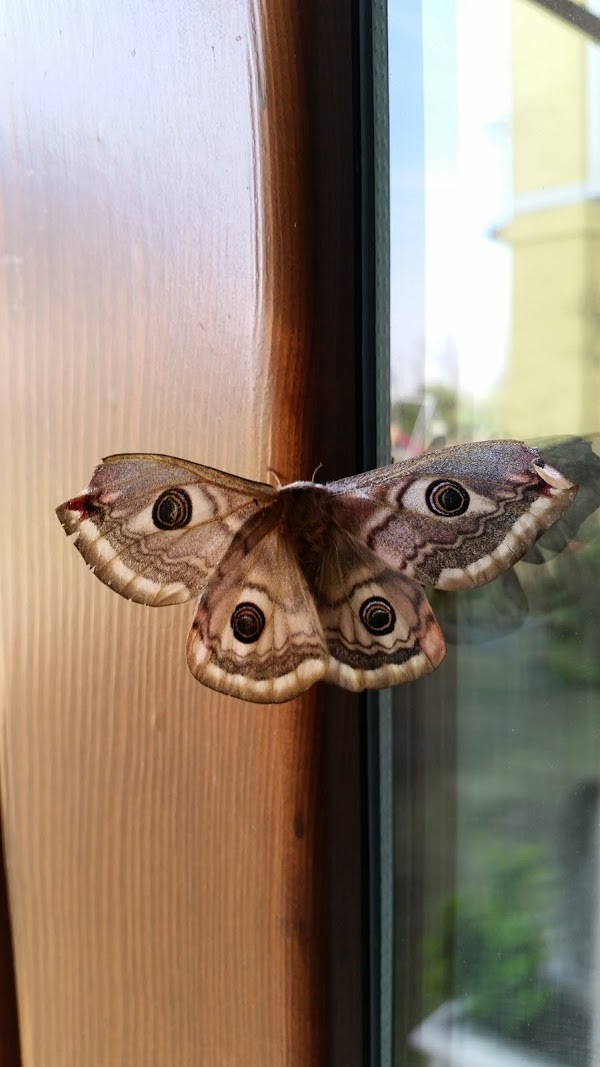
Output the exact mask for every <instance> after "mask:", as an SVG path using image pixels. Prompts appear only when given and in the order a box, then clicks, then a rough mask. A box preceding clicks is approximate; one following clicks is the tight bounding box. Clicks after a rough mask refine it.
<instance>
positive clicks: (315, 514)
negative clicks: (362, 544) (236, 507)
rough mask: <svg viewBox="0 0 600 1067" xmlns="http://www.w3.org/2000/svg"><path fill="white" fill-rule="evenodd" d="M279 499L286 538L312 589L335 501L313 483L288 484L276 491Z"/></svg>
mask: <svg viewBox="0 0 600 1067" xmlns="http://www.w3.org/2000/svg"><path fill="white" fill-rule="evenodd" d="M279 499H280V501H281V507H282V517H281V521H282V524H283V527H284V529H285V532H286V537H287V539H288V541H289V542H291V544H292V545H293V546H294V550H295V552H296V554H297V557H298V560H299V561H300V565H301V567H302V570H303V571H304V574H305V576H306V578H307V580H308V582H309V584H310V585H311V586H313V588H314V585H315V584H316V581H317V574H318V572H319V570H320V568H321V566H322V560H323V553H324V550H325V548H326V546H327V541H328V535H329V532H330V530H331V527H332V526H333V512H334V508H335V498H334V497H333V495H332V494H331V493H330V492H329V491H328V490H327V489H326V487H325V486H324V485H319V484H318V483H317V482H291V483H290V484H289V485H285V486H283V488H282V489H280V491H279Z"/></svg>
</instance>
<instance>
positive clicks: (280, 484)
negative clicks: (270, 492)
mask: <svg viewBox="0 0 600 1067" xmlns="http://www.w3.org/2000/svg"><path fill="white" fill-rule="evenodd" d="M267 474H272V475H273V477H274V479H275V481H276V482H277V488H278V489H281V487H282V485H283V482H282V480H281V478H280V477H279V475H278V473H277V471H276V470H273V467H267Z"/></svg>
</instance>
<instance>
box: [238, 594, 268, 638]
mask: <svg viewBox="0 0 600 1067" xmlns="http://www.w3.org/2000/svg"><path fill="white" fill-rule="evenodd" d="M264 628H265V616H264V612H262V611H261V609H260V608H259V607H258V605H257V604H252V603H251V602H250V601H249V600H248V601H243V602H242V603H241V604H238V606H237V608H236V609H235V611H234V613H233V615H232V616H231V629H232V630H233V636H234V637H235V639H236V641H241V642H242V644H244V645H251V644H253V643H254V642H255V641H258V639H259V637H260V635H261V634H262V632H263V630H264Z"/></svg>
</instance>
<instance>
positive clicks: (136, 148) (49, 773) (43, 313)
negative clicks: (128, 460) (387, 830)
mask: <svg viewBox="0 0 600 1067" xmlns="http://www.w3.org/2000/svg"><path fill="white" fill-rule="evenodd" d="M298 8H299V9H300V8H301V4H300V3H299V4H298ZM304 32H305V29H303V27H302V26H301V25H300V22H299V20H298V19H297V17H296V14H295V5H294V4H293V3H288V2H284V0H281V2H276V0H265V2H264V4H263V5H262V6H259V5H258V4H253V3H252V2H251V0H242V2H240V3H235V4H228V3H225V4H216V3H215V4H212V3H205V2H202V3H200V4H195V5H194V4H192V5H189V4H184V3H181V2H180V0H175V2H174V3H169V4H166V5H165V4H158V5H154V4H151V5H148V4H144V3H142V0H133V2H132V3H128V4H126V5H123V4H119V3H117V2H116V0H108V2H107V3H105V4H102V5H85V4H84V5H75V6H73V5H72V4H69V3H66V2H64V0H58V3H54V4H51V5H43V4H42V5H40V4H33V3H31V2H30V0H24V2H23V3H22V4H20V5H19V4H13V5H12V6H10V5H9V8H8V10H7V12H5V14H4V16H3V35H2V39H1V41H0V58H1V63H0V71H1V73H0V78H1V79H2V81H3V83H4V86H3V97H4V100H5V114H4V118H3V123H4V126H3V131H2V138H3V145H2V152H1V155H0V167H1V182H2V185H1V189H0V197H1V200H0V208H1V215H0V219H1V227H2V239H1V256H2V275H1V279H2V281H1V289H0V301H1V307H0V331H1V336H2V389H1V401H0V403H1V409H0V410H1V414H2V418H1V421H0V434H1V436H2V446H1V455H2V469H3V474H2V484H3V501H4V507H3V518H2V526H1V530H2V534H1V537H2V542H1V543H2V553H1V557H0V560H1V561H0V568H1V571H0V580H1V589H2V593H1V595H2V603H3V611H2V618H3V637H2V647H3V659H2V661H1V663H0V666H1V667H2V672H3V681H2V688H3V695H4V702H3V712H2V715H3V717H2V751H1V758H2V764H1V772H2V779H1V784H2V817H3V826H4V835H5V849H6V863H7V872H8V888H9V896H10V907H11V914H12V932H13V941H14V954H15V964H16V980H17V993H18V1001H19V1022H20V1028H21V1044H22V1056H23V1064H24V1065H25V1067H42V1065H43V1067H71V1065H73V1067H75V1065H77V1067H101V1065H102V1067H109V1065H110V1067H121V1065H123V1067H153V1065H160V1067H163V1065H164V1067H167V1065H168V1067H173V1065H177V1067H187V1065H195V1067H197V1065H210V1067H230V1065H231V1067H234V1065H236V1067H237V1065H241V1067H248V1065H250V1067H252V1065H255V1064H256V1065H261V1067H262V1065H270V1064H273V1065H277V1067H281V1065H284V1064H285V1065H288V1067H294V1065H296V1064H298V1065H303V1067H304V1065H307V1064H309V1063H310V1064H311V1065H312V1064H318V1063H320V1062H324V1061H323V1027H324V1017H323V1016H324V1010H325V1008H324V997H323V991H322V975H323V960H322V958H321V943H322V942H321V935H322V932H323V926H322V922H323V914H322V913H323V906H324V905H323V898H322V894H321V893H320V892H319V884H320V879H321V877H322V865H321V858H322V856H321V853H322V823H321V820H320V818H319V816H318V811H319V810H320V809H319V806H318V804H317V799H318V798H317V789H318V780H317V769H318V760H319V752H320V731H319V726H320V723H319V718H318V711H317V708H316V704H315V701H314V698H313V697H312V696H308V697H306V698H305V699H303V700H301V701H297V702H295V703H294V704H290V705H285V706H283V707H277V708H273V707H260V706H254V705H246V704H244V703H242V702H240V701H236V700H233V699H226V698H223V697H220V696H218V695H216V694H213V693H211V692H209V691H208V690H206V689H204V688H202V687H201V686H200V685H198V683H197V682H195V681H194V679H193V678H192V676H191V674H190V673H189V672H188V670H187V667H186V663H185V637H186V632H187V629H188V627H189V624H190V619H191V615H192V611H193V606H192V605H189V606H183V607H178V608H165V609H163V610H156V611H155V610H151V609H146V608H144V607H140V606H138V605H134V604H131V603H128V602H127V601H125V600H123V599H121V598H120V597H118V596H116V595H114V594H113V593H112V592H111V591H110V590H109V589H107V588H106V587H104V586H103V585H101V583H100V582H98V581H96V580H95V579H94V578H93V576H92V575H91V574H90V573H89V572H88V571H87V570H86V568H85V567H84V565H83V562H82V560H81V558H80V557H79V555H78V553H77V552H76V551H74V549H73V548H72V547H71V546H70V545H69V543H68V542H67V540H66V538H65V536H64V533H63V531H62V530H61V528H60V526H59V523H58V521H57V519H56V517H55V514H54V508H55V507H56V505H57V504H58V503H60V502H61V501H63V500H64V499H66V498H68V497H69V496H72V495H73V494H74V493H75V492H76V491H78V490H80V489H81V488H82V487H83V486H84V485H85V484H86V482H87V479H88V477H89V474H90V473H91V470H92V468H93V466H94V464H95V463H96V462H97V461H98V459H99V458H100V457H102V456H104V455H107V454H109V453H112V452H125V451H137V452H139V451H152V452H166V453H171V454H175V455H182V456H185V457H188V458H190V459H197V460H199V461H201V462H203V463H207V464H210V465H213V466H216V467H220V468H223V469H226V470H231V471H234V472H237V473H239V474H241V475H245V476H250V477H254V478H263V479H265V478H266V477H267V468H268V467H269V466H273V467H274V468H275V469H276V470H277V471H278V473H279V474H280V476H281V477H282V478H284V479H286V480H287V479H291V478H294V477H310V475H311V473H312V469H313V466H314V465H315V456H314V454H313V451H312V446H311V441H310V434H309V433H308V432H307V427H310V425H311V418H312V403H313V397H312V395H311V391H310V387H309V383H308V381H307V376H308V374H309V372H310V366H309V364H308V362H307V353H308V352H309V350H310V336H311V330H312V324H313V307H312V298H311V283H310V243H311V239H312V238H311V225H312V224H313V220H312V219H311V216H310V210H309V206H310V205H309V197H308V194H307V171H306V166H307V164H306V161H307V158H308V153H307V144H306V129H305V126H306V122H305V115H304V101H305V95H306V87H305V71H304V68H303V66H302V62H303V60H302V57H303V55H305V42H304V43H303V41H302V40H301V38H302V34H303V33H304ZM6 105H8V108H7V109H6ZM320 458H322V457H321V456H317V457H316V461H318V460H319V459H320ZM1 1040H2V1039H1V1037H0V1042H1ZM6 1062H7V1063H8V1062H9V1061H8V1059H7V1061H6Z"/></svg>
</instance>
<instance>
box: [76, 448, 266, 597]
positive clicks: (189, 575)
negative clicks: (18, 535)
mask: <svg viewBox="0 0 600 1067" xmlns="http://www.w3.org/2000/svg"><path fill="white" fill-rule="evenodd" d="M276 497H277V491H276V490H275V489H273V488H272V487H271V486H269V485H263V484H262V483H260V482H249V481H246V480H245V479H242V478H234V477H232V476H231V475H228V474H224V473H222V472H221V471H215V470H213V469H212V468H211V467H203V466H201V465H200V464H196V463H188V462H186V461H185V460H179V459H175V458H174V457H171V456H158V455H157V456H153V455H127V456H109V457H108V458H107V459H105V460H104V461H103V462H102V463H101V464H99V465H98V466H97V467H96V469H95V471H94V473H93V475H92V478H91V481H90V484H89V485H88V487H87V488H86V489H85V490H84V491H83V493H81V494H80V495H79V496H77V497H75V498H73V499H72V500H68V501H67V502H66V503H65V504H62V505H61V506H60V507H59V508H57V509H56V511H57V515H58V517H59V519H60V521H61V523H62V525H63V526H64V528H65V530H66V532H67V533H69V534H75V547H76V548H77V549H78V550H79V552H81V555H82V556H83V558H84V559H85V561H86V563H87V564H88V565H89V566H90V567H91V568H92V569H93V570H94V573H95V574H96V576H97V577H98V578H100V580H101V581H102V582H105V584H106V585H109V586H111V588H112V589H114V590H115V591H116V592H118V593H120V594H121V595H122V596H124V597H127V598H128V599H130V600H136V601H138V602H140V603H142V604H151V605H153V606H160V605H163V604H175V603H179V602H181V601H183V600H189V599H190V598H192V597H194V596H197V595H198V594H199V593H200V591H201V590H202V589H203V588H204V586H205V585H206V583H207V581H208V579H209V578H210V576H211V575H212V573H213V571H214V569H215V567H217V566H218V564H219V563H220V561H221V559H222V558H223V556H224V555H225V553H226V552H227V549H228V547H229V545H230V544H231V541H232V540H233V538H234V536H235V534H236V533H237V531H238V530H239V529H240V528H241V527H242V526H243V525H244V524H245V523H247V522H248V521H249V520H251V519H252V518H253V517H254V516H256V515H257V514H259V513H264V512H266V511H268V509H269V508H270V507H272V506H273V504H274V502H275V501H276Z"/></svg>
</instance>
